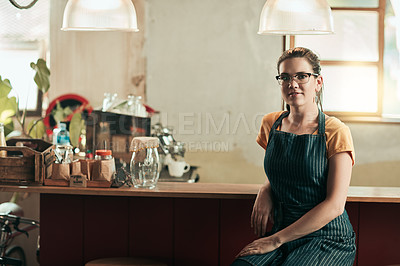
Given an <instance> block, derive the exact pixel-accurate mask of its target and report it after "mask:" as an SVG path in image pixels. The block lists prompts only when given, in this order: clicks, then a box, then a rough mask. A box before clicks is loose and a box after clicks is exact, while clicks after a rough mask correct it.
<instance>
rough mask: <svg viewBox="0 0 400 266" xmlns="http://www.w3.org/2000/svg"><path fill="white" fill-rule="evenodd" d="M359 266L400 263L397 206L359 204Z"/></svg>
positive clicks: (399, 210)
mask: <svg viewBox="0 0 400 266" xmlns="http://www.w3.org/2000/svg"><path fill="white" fill-rule="evenodd" d="M358 248H359V250H358V265H362V266H369V265H371V266H372V265H394V264H400V204H396V203H392V204H390V203H360V222H359V241H358Z"/></svg>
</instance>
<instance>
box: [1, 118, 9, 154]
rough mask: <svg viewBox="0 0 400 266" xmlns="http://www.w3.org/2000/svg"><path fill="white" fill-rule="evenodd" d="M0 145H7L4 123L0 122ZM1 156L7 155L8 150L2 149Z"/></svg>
mask: <svg viewBox="0 0 400 266" xmlns="http://www.w3.org/2000/svg"><path fill="white" fill-rule="evenodd" d="M0 146H1V147H6V146H7V143H6V137H5V135H4V124H3V123H0ZM0 157H7V151H6V150H1V151H0Z"/></svg>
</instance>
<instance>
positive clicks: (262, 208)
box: [251, 178, 272, 237]
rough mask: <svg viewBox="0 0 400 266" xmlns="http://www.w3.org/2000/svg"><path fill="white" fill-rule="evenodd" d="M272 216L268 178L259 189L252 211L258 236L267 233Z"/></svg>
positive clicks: (253, 224) (252, 221) (252, 223)
mask: <svg viewBox="0 0 400 266" xmlns="http://www.w3.org/2000/svg"><path fill="white" fill-rule="evenodd" d="M270 218H272V200H271V184H270V183H269V181H268V178H267V179H266V180H265V183H264V184H263V185H262V187H261V188H260V190H259V191H258V194H257V198H256V201H255V202H254V205H253V212H252V213H251V227H252V228H253V229H254V233H255V234H256V235H257V236H259V237H261V236H264V235H265V233H266V231H267V224H268V219H270ZM271 220H272V219H271Z"/></svg>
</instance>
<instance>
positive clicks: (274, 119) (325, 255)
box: [233, 47, 356, 266]
mask: <svg viewBox="0 0 400 266" xmlns="http://www.w3.org/2000/svg"><path fill="white" fill-rule="evenodd" d="M277 68H278V73H279V76H277V77H276V79H277V80H278V82H279V84H280V85H281V91H282V97H283V100H284V101H285V102H286V103H287V108H288V111H282V112H275V113H270V114H267V115H265V116H264V118H263V121H262V125H261V130H260V133H259V135H258V137H257V142H258V144H260V145H261V146H262V147H263V148H264V149H265V150H266V152H265V160H264V168H265V172H266V175H267V179H266V181H265V183H264V185H263V186H262V187H261V189H260V190H259V192H258V195H257V198H256V201H255V203H254V207H253V212H252V216H251V224H252V227H253V228H254V231H255V233H256V234H257V235H259V236H260V237H261V238H259V239H257V240H255V241H253V242H252V243H250V244H248V245H247V246H246V247H244V248H243V250H242V251H240V253H239V254H238V257H237V259H236V260H235V262H234V263H233V265H324V266H325V265H341V266H343V265H352V264H353V262H354V259H355V249H356V248H355V234H354V231H353V228H352V226H351V224H350V221H349V218H348V216H347V213H346V211H345V209H344V206H345V203H346V197H347V190H348V187H349V184H350V178H351V170H352V166H353V164H354V148H353V142H352V137H351V133H350V130H349V128H348V127H347V126H346V125H344V124H343V123H342V122H341V121H339V120H338V119H336V118H334V117H328V116H327V115H325V114H324V113H322V111H321V110H320V109H319V108H318V104H319V105H321V92H322V86H323V78H322V76H321V74H320V73H321V67H320V64H319V59H318V57H317V56H316V55H315V54H314V53H313V52H312V51H310V50H309V49H306V48H301V47H300V48H293V49H290V50H287V51H285V52H284V53H283V54H282V56H281V57H280V58H279V60H278V64H277ZM269 218H271V220H273V223H274V225H273V227H272V231H271V232H269V233H268V234H267V235H266V227H267V222H268V220H269Z"/></svg>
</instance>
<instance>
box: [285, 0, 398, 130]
mask: <svg viewBox="0 0 400 266" xmlns="http://www.w3.org/2000/svg"><path fill="white" fill-rule="evenodd" d="M328 2H329V4H330V5H331V7H332V15H333V19H334V27H335V34H333V35H325V36H321V35H320V36H310V35H308V36H306V35H298V36H295V37H291V38H290V47H295V46H304V47H308V48H310V49H312V50H313V51H316V52H317V53H318V54H319V56H320V58H321V66H322V75H323V76H324V81H325V87H324V92H323V93H324V97H323V107H324V111H325V112H327V113H328V114H330V115H335V116H338V117H340V118H341V119H343V120H347V121H396V122H399V121H400V80H399V79H400V77H399V76H400V75H399V73H400V63H399V61H400V60H399V58H400V57H399V49H400V1H398V0H329V1H328Z"/></svg>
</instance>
